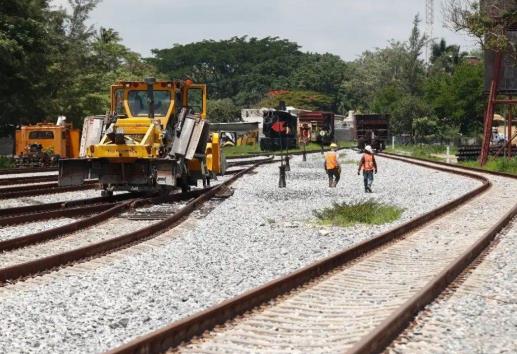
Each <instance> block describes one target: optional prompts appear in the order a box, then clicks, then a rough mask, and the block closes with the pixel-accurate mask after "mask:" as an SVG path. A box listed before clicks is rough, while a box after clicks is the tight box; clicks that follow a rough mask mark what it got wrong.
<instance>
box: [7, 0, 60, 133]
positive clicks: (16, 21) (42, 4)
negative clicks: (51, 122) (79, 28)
mask: <svg viewBox="0 0 517 354" xmlns="http://www.w3.org/2000/svg"><path fill="white" fill-rule="evenodd" d="M48 12H49V7H48V3H47V1H32V0H5V1H2V2H1V3H0V67H1V68H2V69H1V70H0V106H1V107H2V110H1V111H0V122H1V123H2V125H4V126H5V125H9V124H16V123H18V122H19V121H20V120H23V121H34V120H35V119H41V118H42V116H44V115H45V108H44V107H45V106H44V102H45V99H46V98H47V97H48V87H47V86H46V85H45V82H46V78H47V75H48V74H49V66H50V65H51V59H52V56H51V54H50V53H51V52H52V51H53V48H52V41H51V40H49V36H48V33H49V31H51V29H52V25H51V24H50V23H49V22H48V20H47V18H48V17H47V15H48Z"/></svg>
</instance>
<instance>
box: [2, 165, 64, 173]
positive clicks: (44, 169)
mask: <svg viewBox="0 0 517 354" xmlns="http://www.w3.org/2000/svg"><path fill="white" fill-rule="evenodd" d="M54 171H57V167H33V168H26V167H20V168H3V169H0V175H15V174H21V173H39V172H54Z"/></svg>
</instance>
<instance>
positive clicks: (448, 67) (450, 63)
mask: <svg viewBox="0 0 517 354" xmlns="http://www.w3.org/2000/svg"><path fill="white" fill-rule="evenodd" d="M466 55H467V53H466V52H460V46H459V45H454V44H453V45H449V46H448V45H447V43H446V42H445V39H443V38H442V39H441V40H440V42H439V43H433V45H432V47H431V58H430V59H431V63H432V64H433V67H434V68H437V69H441V70H443V71H445V72H447V73H452V72H453V71H454V68H455V67H456V65H458V64H459V63H461V61H462V60H463V58H464V57H465V56H466Z"/></svg>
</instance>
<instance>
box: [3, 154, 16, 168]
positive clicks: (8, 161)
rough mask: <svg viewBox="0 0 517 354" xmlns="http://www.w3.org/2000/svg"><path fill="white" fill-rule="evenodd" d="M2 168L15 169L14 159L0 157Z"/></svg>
mask: <svg viewBox="0 0 517 354" xmlns="http://www.w3.org/2000/svg"><path fill="white" fill-rule="evenodd" d="M0 168H14V161H13V159H12V158H10V157H6V156H0Z"/></svg>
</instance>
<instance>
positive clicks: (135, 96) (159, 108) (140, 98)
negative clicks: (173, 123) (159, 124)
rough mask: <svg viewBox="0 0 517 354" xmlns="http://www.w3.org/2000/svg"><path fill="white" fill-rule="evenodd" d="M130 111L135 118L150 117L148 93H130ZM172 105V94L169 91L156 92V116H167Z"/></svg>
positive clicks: (128, 97)
mask: <svg viewBox="0 0 517 354" xmlns="http://www.w3.org/2000/svg"><path fill="white" fill-rule="evenodd" d="M127 99H128V104H129V110H130V111H131V114H132V115H133V116H140V117H147V116H148V115H149V103H148V101H147V91H143V90H142V91H140V90H139V91H129V93H128V96H127ZM170 105H171V94H170V92H169V91H154V115H155V116H165V115H166V114H167V111H168V110H169V106H170Z"/></svg>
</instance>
